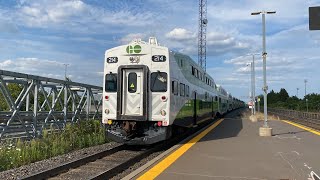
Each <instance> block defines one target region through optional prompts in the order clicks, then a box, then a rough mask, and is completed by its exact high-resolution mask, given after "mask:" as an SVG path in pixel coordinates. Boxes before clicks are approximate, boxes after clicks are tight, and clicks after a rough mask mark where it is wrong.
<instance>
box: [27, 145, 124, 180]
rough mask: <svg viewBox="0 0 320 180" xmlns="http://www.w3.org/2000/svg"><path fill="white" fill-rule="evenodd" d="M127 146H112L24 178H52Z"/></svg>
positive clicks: (30, 179) (29, 179) (31, 179)
mask: <svg viewBox="0 0 320 180" xmlns="http://www.w3.org/2000/svg"><path fill="white" fill-rule="evenodd" d="M125 148H126V145H120V146H117V147H115V148H112V149H108V150H105V151H102V152H99V153H95V154H92V155H89V156H86V157H84V158H81V159H77V160H74V161H72V162H68V163H65V164H62V165H60V166H57V167H53V168H51V169H49V170H45V171H41V172H39V173H36V174H32V175H30V176H28V177H25V178H22V179H24V180H33V179H47V178H50V177H53V176H55V175H58V174H60V173H63V172H66V171H68V170H69V169H72V168H76V167H79V166H82V165H84V164H86V163H88V162H92V161H95V160H97V159H100V158H102V157H104V156H109V155H111V154H114V153H116V152H118V151H121V150H123V149H125Z"/></svg>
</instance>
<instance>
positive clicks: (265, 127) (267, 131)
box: [251, 11, 276, 136]
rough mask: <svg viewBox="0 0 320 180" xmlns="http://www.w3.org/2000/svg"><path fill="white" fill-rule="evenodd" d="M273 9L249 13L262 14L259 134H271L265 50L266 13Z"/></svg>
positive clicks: (272, 12) (273, 12)
mask: <svg viewBox="0 0 320 180" xmlns="http://www.w3.org/2000/svg"><path fill="white" fill-rule="evenodd" d="M275 13H276V12H275V11H260V12H253V13H251V15H260V14H262V47H263V51H262V58H263V92H264V93H263V97H264V98H263V101H264V103H263V107H264V125H263V127H262V128H260V129H259V134H260V136H271V135H272V129H271V128H269V126H268V111H267V110H268V109H267V92H268V86H267V51H266V17H265V16H266V14H275Z"/></svg>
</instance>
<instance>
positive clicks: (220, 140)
mask: <svg viewBox="0 0 320 180" xmlns="http://www.w3.org/2000/svg"><path fill="white" fill-rule="evenodd" d="M215 124H216V125H215V127H212V126H211V129H209V130H207V132H205V133H207V134H203V133H202V137H200V138H198V139H193V140H190V141H189V142H187V143H185V144H181V145H179V147H178V148H177V149H175V150H174V151H173V152H171V153H170V154H168V155H166V156H165V157H163V158H162V159H160V160H158V161H156V162H155V163H154V164H153V165H152V166H150V167H149V168H148V169H146V170H144V171H143V172H141V173H140V174H138V175H137V176H135V177H134V179H139V180H142V179H159V180H168V179H174V180H179V179H183V180H189V179H197V180H205V179H218V180H220V179H221V180H222V179H223V180H226V179H228V180H229V179H230V180H233V179H237V180H242V179H243V180H244V179H249V180H260V179H268V180H269V179H271V180H273V179H277V180H287V179H290V180H300V179H301V180H305V179H310V180H313V179H316V177H317V175H316V174H318V175H319V174H320V136H319V135H320V134H318V135H317V134H315V133H312V132H309V131H308V130H305V129H301V128H299V127H296V126H293V125H291V124H288V123H286V122H284V121H279V120H272V121H269V126H270V127H271V128H273V136H272V137H260V136H259V127H261V126H262V124H263V122H262V121H259V122H251V121H250V120H249V119H248V118H244V117H241V116H239V113H237V112H233V113H230V114H228V115H227V116H226V117H225V118H224V120H222V121H221V122H220V121H218V122H216V123H215ZM200 135H201V134H200ZM312 177H313V178H312Z"/></svg>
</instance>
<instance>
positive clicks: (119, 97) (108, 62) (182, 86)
mask: <svg viewBox="0 0 320 180" xmlns="http://www.w3.org/2000/svg"><path fill="white" fill-rule="evenodd" d="M104 75H105V76H104V91H103V93H104V94H103V96H104V99H103V117H102V122H103V123H105V124H106V129H107V136H108V137H109V138H111V139H113V140H115V141H117V142H124V143H127V144H153V143H156V142H159V141H163V140H166V139H168V138H170V137H171V136H172V135H173V134H174V133H175V131H176V129H177V128H181V127H185V128H190V127H193V126H195V125H197V124H199V123H202V122H205V121H210V120H211V121H212V119H213V118H214V117H215V116H221V115H223V114H225V113H226V112H228V111H231V110H233V109H236V108H239V107H241V106H243V102H241V101H240V100H238V99H236V98H234V97H232V96H231V95H230V94H229V93H227V92H226V90H225V89H223V88H222V87H221V86H219V85H216V84H215V82H214V80H213V78H212V77H210V76H209V75H208V74H206V73H205V72H204V71H203V70H202V69H201V68H200V67H199V66H198V65H197V64H196V63H195V62H194V61H193V60H192V59H191V58H190V57H189V56H187V55H184V54H181V53H178V52H173V51H170V50H169V49H168V48H167V47H163V46H160V45H159V44H158V43H157V39H156V38H154V37H151V38H149V42H144V41H141V40H134V41H132V42H131V43H130V44H128V45H123V46H118V47H115V48H112V49H109V50H107V51H106V53H105V65H104Z"/></svg>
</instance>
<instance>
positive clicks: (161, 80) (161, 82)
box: [150, 72, 167, 92]
mask: <svg viewBox="0 0 320 180" xmlns="http://www.w3.org/2000/svg"><path fill="white" fill-rule="evenodd" d="M150 85H151V91H152V92H167V73H165V72H153V73H151V83H150Z"/></svg>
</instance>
